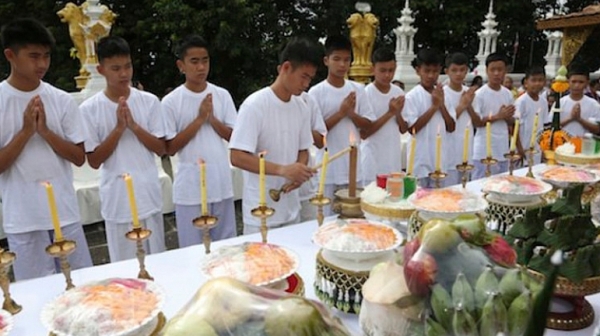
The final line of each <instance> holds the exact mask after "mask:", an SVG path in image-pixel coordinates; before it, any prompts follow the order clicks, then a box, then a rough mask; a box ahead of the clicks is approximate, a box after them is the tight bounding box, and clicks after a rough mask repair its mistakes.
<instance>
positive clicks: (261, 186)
mask: <svg viewBox="0 0 600 336" xmlns="http://www.w3.org/2000/svg"><path fill="white" fill-rule="evenodd" d="M258 158H259V159H258V162H259V163H258V190H259V196H260V198H259V202H258V205H259V206H267V198H266V196H265V195H266V188H265V152H260V153H258Z"/></svg>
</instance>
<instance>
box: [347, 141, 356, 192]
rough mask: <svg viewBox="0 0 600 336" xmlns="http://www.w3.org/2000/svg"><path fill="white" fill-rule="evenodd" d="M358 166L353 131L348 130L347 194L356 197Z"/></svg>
mask: <svg viewBox="0 0 600 336" xmlns="http://www.w3.org/2000/svg"><path fill="white" fill-rule="evenodd" d="M357 168H358V148H357V147H356V143H355V136H354V132H353V131H350V171H349V172H348V196H349V197H356V169H357Z"/></svg>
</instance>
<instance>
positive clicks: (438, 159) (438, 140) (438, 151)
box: [435, 126, 442, 172]
mask: <svg viewBox="0 0 600 336" xmlns="http://www.w3.org/2000/svg"><path fill="white" fill-rule="evenodd" d="M441 168H442V135H441V134H440V126H438V133H437V136H436V137H435V171H438V172H439V171H442V169H441Z"/></svg>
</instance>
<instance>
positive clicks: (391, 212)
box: [360, 201, 415, 220]
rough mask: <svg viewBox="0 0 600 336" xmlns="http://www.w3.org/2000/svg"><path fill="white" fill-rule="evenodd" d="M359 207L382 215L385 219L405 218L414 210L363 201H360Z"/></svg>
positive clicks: (376, 214) (373, 213) (367, 211)
mask: <svg viewBox="0 0 600 336" xmlns="http://www.w3.org/2000/svg"><path fill="white" fill-rule="evenodd" d="M360 207H361V209H362V210H363V212H366V213H369V214H372V215H375V216H379V217H384V218H387V219H397V220H407V219H409V218H410V216H411V215H412V214H413V213H414V212H415V209H414V208H412V209H399V208H393V207H385V206H377V205H374V204H371V203H366V202H364V201H361V202H360Z"/></svg>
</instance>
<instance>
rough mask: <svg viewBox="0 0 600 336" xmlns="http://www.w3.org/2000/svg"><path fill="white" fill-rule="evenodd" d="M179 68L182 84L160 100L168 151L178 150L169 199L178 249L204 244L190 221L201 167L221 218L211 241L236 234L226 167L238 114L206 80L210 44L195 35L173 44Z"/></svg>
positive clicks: (211, 207)
mask: <svg viewBox="0 0 600 336" xmlns="http://www.w3.org/2000/svg"><path fill="white" fill-rule="evenodd" d="M176 54H177V57H178V60H177V67H178V68H179V71H180V72H181V73H182V74H183V75H184V76H185V83H184V84H182V85H180V86H179V87H177V88H176V89H175V90H173V91H172V92H171V93H169V94H168V95H167V96H165V97H164V98H163V100H162V107H163V112H164V114H165V125H166V126H165V127H166V139H167V153H168V154H169V155H175V154H178V156H179V166H178V167H179V168H178V171H177V174H176V175H175V181H174V183H173V202H174V203H175V218H176V221H177V236H178V238H179V247H186V246H190V245H195V244H200V243H202V232H201V231H200V230H198V229H196V228H195V227H194V226H193V225H192V220H193V219H194V218H196V217H199V216H200V214H201V209H200V204H201V201H202V200H201V195H200V166H199V161H200V160H203V161H204V164H205V167H206V168H205V169H206V189H207V206H208V211H209V213H210V214H212V215H214V216H216V217H218V218H219V222H218V223H217V226H216V227H214V228H213V229H211V230H210V235H211V238H212V240H220V239H225V238H230V237H234V236H235V235H236V227H235V208H234V205H233V186H232V182H231V170H230V167H229V151H228V150H227V145H226V143H225V141H229V138H230V137H231V132H232V129H233V126H234V124H235V120H236V118H237V112H236V110H235V105H234V104H233V99H231V95H230V94H229V92H228V91H227V90H225V89H223V88H221V87H219V86H216V85H214V84H212V83H209V82H208V81H207V80H206V78H207V76H208V73H209V70H210V56H209V53H208V44H207V43H206V41H205V40H204V39H203V38H202V37H200V36H197V35H191V36H188V37H186V38H184V39H183V40H182V41H181V42H180V43H179V46H178V48H177V52H176Z"/></svg>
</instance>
